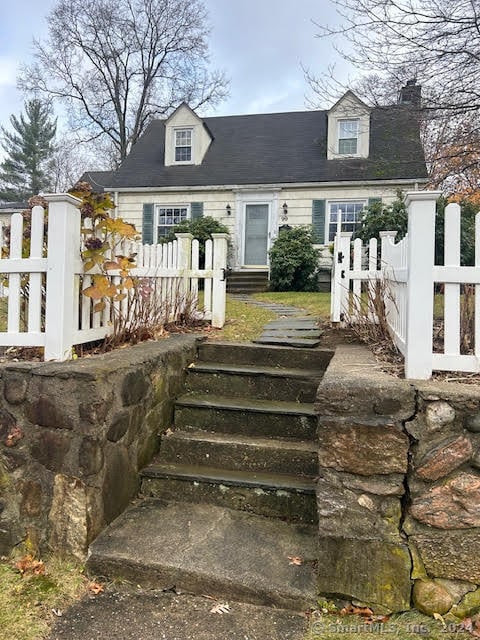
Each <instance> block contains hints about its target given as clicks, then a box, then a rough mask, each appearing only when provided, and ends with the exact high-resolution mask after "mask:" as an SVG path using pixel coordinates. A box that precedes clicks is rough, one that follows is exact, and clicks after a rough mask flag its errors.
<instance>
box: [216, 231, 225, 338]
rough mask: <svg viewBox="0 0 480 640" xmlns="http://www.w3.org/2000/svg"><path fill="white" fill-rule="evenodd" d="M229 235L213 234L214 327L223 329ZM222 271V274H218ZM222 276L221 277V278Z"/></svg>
mask: <svg viewBox="0 0 480 640" xmlns="http://www.w3.org/2000/svg"><path fill="white" fill-rule="evenodd" d="M227 238H228V234H227V233H212V239H213V270H214V277H213V292H212V327H216V328H217V329H221V328H222V327H223V325H224V324H225V306H226V303H227V280H226V276H225V271H226V268H227ZM219 271H221V272H222V273H221V274H218V272H219ZM219 275H220V277H219Z"/></svg>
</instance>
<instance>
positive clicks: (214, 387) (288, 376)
mask: <svg viewBox="0 0 480 640" xmlns="http://www.w3.org/2000/svg"><path fill="white" fill-rule="evenodd" d="M322 375H323V372H321V371H310V370H308V369H292V368H289V369H287V368H286V367H282V368H280V367H267V366H255V365H233V364H232V365H231V364H226V363H222V362H202V361H198V362H196V363H193V364H192V365H190V367H189V368H188V375H187V380H186V385H187V389H188V390H189V391H195V392H197V393H206V394H216V395H221V396H233V397H245V398H260V399H266V400H268V399H272V400H273V399H275V398H278V397H279V396H280V397H281V398H282V399H283V400H288V401H294V402H314V400H315V395H316V392H317V388H318V385H319V384H320V381H321V379H322Z"/></svg>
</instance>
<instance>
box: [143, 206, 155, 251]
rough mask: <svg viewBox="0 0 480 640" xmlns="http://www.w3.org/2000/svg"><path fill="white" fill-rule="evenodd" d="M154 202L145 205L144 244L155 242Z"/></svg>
mask: <svg viewBox="0 0 480 640" xmlns="http://www.w3.org/2000/svg"><path fill="white" fill-rule="evenodd" d="M153 208H154V207H153V203H148V204H144V205H143V218H142V242H143V244H152V243H153Z"/></svg>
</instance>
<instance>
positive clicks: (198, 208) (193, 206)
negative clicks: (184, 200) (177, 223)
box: [190, 202, 203, 220]
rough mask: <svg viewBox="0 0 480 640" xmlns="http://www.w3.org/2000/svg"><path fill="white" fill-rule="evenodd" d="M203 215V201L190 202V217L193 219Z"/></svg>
mask: <svg viewBox="0 0 480 640" xmlns="http://www.w3.org/2000/svg"><path fill="white" fill-rule="evenodd" d="M202 216H203V202H191V203H190V217H191V219H192V220H196V219H197V218H201V217H202Z"/></svg>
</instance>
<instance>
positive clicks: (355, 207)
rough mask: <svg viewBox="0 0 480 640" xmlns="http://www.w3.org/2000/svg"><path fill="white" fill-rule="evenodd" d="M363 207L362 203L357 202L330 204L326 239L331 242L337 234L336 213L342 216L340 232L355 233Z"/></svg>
mask: <svg viewBox="0 0 480 640" xmlns="http://www.w3.org/2000/svg"><path fill="white" fill-rule="evenodd" d="M364 207H365V203H364V202H362V201H357V202H332V203H330V205H329V209H330V224H329V228H328V239H329V241H330V242H333V240H334V239H335V234H336V232H337V220H338V213H339V212H341V216H342V225H341V227H342V231H348V232H355V231H356V230H357V227H358V221H359V219H360V214H361V212H362V211H363V209H364Z"/></svg>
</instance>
